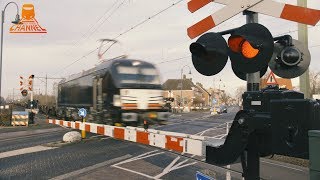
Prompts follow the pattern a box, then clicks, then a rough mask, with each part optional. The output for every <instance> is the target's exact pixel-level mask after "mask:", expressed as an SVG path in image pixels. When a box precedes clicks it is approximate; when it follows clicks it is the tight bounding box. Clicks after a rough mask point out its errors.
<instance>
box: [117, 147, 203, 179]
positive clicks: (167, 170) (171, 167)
mask: <svg viewBox="0 0 320 180" xmlns="http://www.w3.org/2000/svg"><path fill="white" fill-rule="evenodd" d="M164 153H165V152H158V150H154V151H150V152H146V153H143V154H140V155H139V156H136V157H132V158H130V159H127V160H124V161H121V162H118V163H116V164H114V165H111V167H114V168H118V169H121V170H124V171H128V172H131V173H135V174H138V175H141V176H144V177H147V178H150V179H160V178H161V177H162V176H164V175H166V174H168V173H170V172H171V171H174V170H177V169H181V168H183V167H187V166H191V165H194V164H196V163H197V162H192V163H189V164H184V163H186V162H188V160H189V159H186V160H184V161H182V162H180V163H178V164H176V163H177V162H178V160H179V159H180V156H178V157H176V158H175V159H174V160H173V161H172V162H171V163H170V164H169V165H168V166H167V167H166V168H164V170H163V171H162V172H161V173H160V174H158V175H156V176H154V177H152V176H150V175H148V174H144V173H141V172H138V171H134V170H132V169H127V168H124V167H121V166H120V165H121V164H125V163H129V162H133V161H137V160H141V159H145V158H148V157H152V156H157V155H160V154H164Z"/></svg>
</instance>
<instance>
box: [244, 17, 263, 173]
mask: <svg viewBox="0 0 320 180" xmlns="http://www.w3.org/2000/svg"><path fill="white" fill-rule="evenodd" d="M243 14H244V15H246V23H247V24H249V23H258V13H255V12H251V11H244V12H243ZM259 83H260V71H258V72H255V73H249V74H247V91H259ZM258 146H259V144H258V139H257V136H255V135H251V136H250V137H249V143H248V146H247V147H248V149H247V151H246V153H245V152H244V153H242V155H241V159H245V167H246V168H244V169H250V170H249V171H248V170H246V171H247V172H245V174H244V177H245V179H260V177H259V175H260V154H259V150H258V148H257V147H258Z"/></svg>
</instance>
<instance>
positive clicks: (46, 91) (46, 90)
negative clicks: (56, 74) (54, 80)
mask: <svg viewBox="0 0 320 180" xmlns="http://www.w3.org/2000/svg"><path fill="white" fill-rule="evenodd" d="M45 96H46V97H45V98H46V106H47V104H48V75H47V74H46V89H45Z"/></svg>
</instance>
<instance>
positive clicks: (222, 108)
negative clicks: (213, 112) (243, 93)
mask: <svg viewBox="0 0 320 180" xmlns="http://www.w3.org/2000/svg"><path fill="white" fill-rule="evenodd" d="M219 110H220V111H219V112H218V113H220V114H221V113H227V112H228V108H227V106H225V105H221V106H220V108H219Z"/></svg>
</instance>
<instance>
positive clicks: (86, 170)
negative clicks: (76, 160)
mask: <svg viewBox="0 0 320 180" xmlns="http://www.w3.org/2000/svg"><path fill="white" fill-rule="evenodd" d="M130 157H132V156H131V155H130V154H127V155H124V156H121V157H117V158H114V159H110V160H107V161H104V162H102V163H98V164H95V165H93V166H89V167H86V168H83V169H79V170H76V171H73V172H70V173H67V174H63V175H60V176H57V177H54V178H52V179H51V180H60V179H67V178H71V177H75V176H78V175H80V174H83V173H86V172H89V171H92V170H94V169H98V168H101V167H104V166H108V165H110V164H113V163H115V162H118V161H121V160H124V159H128V158H130Z"/></svg>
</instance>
